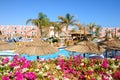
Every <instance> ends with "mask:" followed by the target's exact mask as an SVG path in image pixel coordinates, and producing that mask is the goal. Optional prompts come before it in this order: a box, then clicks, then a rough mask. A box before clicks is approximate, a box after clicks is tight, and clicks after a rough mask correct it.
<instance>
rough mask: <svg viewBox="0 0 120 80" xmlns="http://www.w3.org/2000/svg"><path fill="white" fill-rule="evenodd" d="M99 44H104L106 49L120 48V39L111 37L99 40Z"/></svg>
mask: <svg viewBox="0 0 120 80" xmlns="http://www.w3.org/2000/svg"><path fill="white" fill-rule="evenodd" d="M98 44H99V45H101V46H104V48H106V49H111V50H120V41H119V40H118V39H109V40H103V41H101V42H98Z"/></svg>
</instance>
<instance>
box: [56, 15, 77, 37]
mask: <svg viewBox="0 0 120 80" xmlns="http://www.w3.org/2000/svg"><path fill="white" fill-rule="evenodd" d="M74 18H75V16H71V15H70V14H69V13H67V14H66V15H65V17H63V16H58V19H59V20H61V21H60V24H61V25H62V27H65V28H66V34H67V36H68V33H67V32H68V27H69V26H70V25H75V24H76V22H77V20H73V19H74Z"/></svg>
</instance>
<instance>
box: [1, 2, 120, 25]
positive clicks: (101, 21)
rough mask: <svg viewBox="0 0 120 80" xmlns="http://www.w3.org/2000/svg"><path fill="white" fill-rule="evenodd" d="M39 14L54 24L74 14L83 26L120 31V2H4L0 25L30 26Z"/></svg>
mask: <svg viewBox="0 0 120 80" xmlns="http://www.w3.org/2000/svg"><path fill="white" fill-rule="evenodd" d="M39 12H42V13H44V14H46V15H47V17H48V18H49V19H50V20H51V21H59V20H58V16H65V15H66V14H67V13H70V14H71V15H74V16H75V19H78V20H79V21H80V23H81V24H89V23H94V22H95V23H96V24H98V25H101V26H102V27H120V0H0V25H26V20H28V19H30V18H31V19H34V18H37V17H38V13H39Z"/></svg>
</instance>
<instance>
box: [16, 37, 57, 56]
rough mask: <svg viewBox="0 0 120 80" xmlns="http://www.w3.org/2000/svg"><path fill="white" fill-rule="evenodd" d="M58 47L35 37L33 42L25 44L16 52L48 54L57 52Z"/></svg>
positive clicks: (37, 54)
mask: <svg viewBox="0 0 120 80" xmlns="http://www.w3.org/2000/svg"><path fill="white" fill-rule="evenodd" d="M57 51H58V49H57V48H54V47H52V46H51V45H49V44H48V43H46V42H43V41H41V40H39V39H38V38H35V39H34V40H33V41H32V42H28V43H26V44H24V45H23V46H22V47H21V48H18V49H16V50H15V53H20V54H21V53H26V54H28V55H36V56H39V55H46V54H51V53H55V52H57Z"/></svg>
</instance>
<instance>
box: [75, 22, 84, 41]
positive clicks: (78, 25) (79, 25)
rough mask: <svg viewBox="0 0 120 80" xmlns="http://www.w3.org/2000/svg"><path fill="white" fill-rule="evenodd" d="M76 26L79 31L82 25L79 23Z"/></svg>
mask: <svg viewBox="0 0 120 80" xmlns="http://www.w3.org/2000/svg"><path fill="white" fill-rule="evenodd" d="M76 26H77V27H78V29H79V30H80V31H82V30H83V27H82V25H81V24H80V23H78V24H76ZM80 40H81V34H80Z"/></svg>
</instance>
